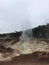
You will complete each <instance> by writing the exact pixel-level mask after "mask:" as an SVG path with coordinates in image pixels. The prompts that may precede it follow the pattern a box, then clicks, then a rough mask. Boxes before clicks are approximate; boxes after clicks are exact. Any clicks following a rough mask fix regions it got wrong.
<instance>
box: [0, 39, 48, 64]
mask: <svg viewBox="0 0 49 65" xmlns="http://www.w3.org/2000/svg"><path fill="white" fill-rule="evenodd" d="M0 65H49V40H48V39H47V40H45V39H29V40H26V41H24V40H23V41H20V40H19V41H17V40H16V39H0Z"/></svg>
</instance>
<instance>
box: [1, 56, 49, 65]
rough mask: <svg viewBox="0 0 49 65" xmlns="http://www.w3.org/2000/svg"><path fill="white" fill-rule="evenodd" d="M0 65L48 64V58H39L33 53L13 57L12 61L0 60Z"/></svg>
mask: <svg viewBox="0 0 49 65" xmlns="http://www.w3.org/2000/svg"><path fill="white" fill-rule="evenodd" d="M0 65H49V58H48V59H44V58H42V59H39V58H38V57H35V56H33V55H24V56H23V55H22V56H20V57H15V58H13V59H12V61H5V62H0Z"/></svg>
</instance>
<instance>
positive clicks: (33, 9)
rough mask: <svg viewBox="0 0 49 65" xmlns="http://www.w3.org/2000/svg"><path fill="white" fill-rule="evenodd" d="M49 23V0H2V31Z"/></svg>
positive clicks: (0, 26)
mask: <svg viewBox="0 0 49 65" xmlns="http://www.w3.org/2000/svg"><path fill="white" fill-rule="evenodd" d="M46 23H49V0H0V33H5V32H12V31H16V30H25V29H28V28H33V27H36V26H38V25H42V24H46Z"/></svg>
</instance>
